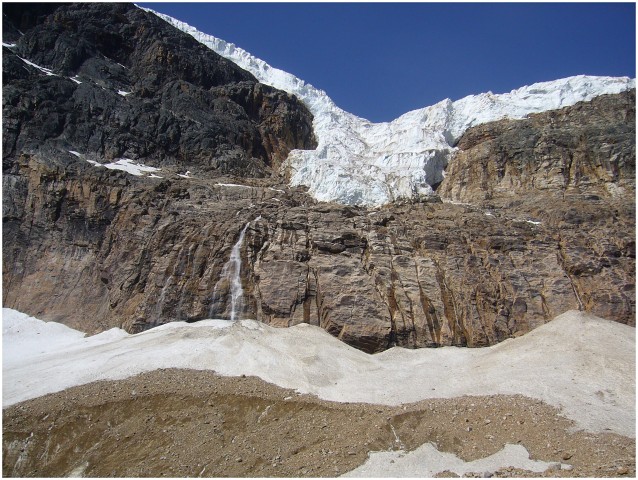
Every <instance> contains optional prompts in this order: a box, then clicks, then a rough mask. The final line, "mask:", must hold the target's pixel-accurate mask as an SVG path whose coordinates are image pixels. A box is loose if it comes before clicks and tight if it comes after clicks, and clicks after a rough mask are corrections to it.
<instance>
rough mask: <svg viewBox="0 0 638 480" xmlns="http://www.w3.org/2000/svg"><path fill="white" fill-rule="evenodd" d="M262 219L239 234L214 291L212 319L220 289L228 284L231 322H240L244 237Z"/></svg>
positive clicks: (242, 295)
mask: <svg viewBox="0 0 638 480" xmlns="http://www.w3.org/2000/svg"><path fill="white" fill-rule="evenodd" d="M260 219H261V215H260V216H258V217H257V218H255V219H254V220H253V221H252V222H248V223H247V224H246V225H245V226H244V228H243V229H242V231H241V233H240V234H239V238H238V239H237V242H236V243H235V245H233V248H232V250H231V251H230V258H229V259H228V261H227V262H226V263H225V264H224V268H223V269H222V274H221V278H220V279H219V281H218V282H217V283H216V284H215V288H214V289H213V304H212V305H211V315H210V316H211V317H212V310H213V308H214V306H215V305H216V304H217V302H218V301H219V299H220V294H219V288H220V286H221V285H223V284H228V290H229V292H228V293H230V320H231V321H235V320H239V315H240V313H241V310H242V307H243V297H244V289H243V288H242V285H241V247H242V245H243V243H244V236H245V235H246V230H248V227H249V226H250V224H251V223H253V222H256V221H257V220H260Z"/></svg>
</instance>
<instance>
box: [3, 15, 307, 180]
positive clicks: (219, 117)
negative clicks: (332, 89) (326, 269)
mask: <svg viewBox="0 0 638 480" xmlns="http://www.w3.org/2000/svg"><path fill="white" fill-rule="evenodd" d="M3 13H4V19H3V21H4V27H5V28H4V32H5V38H4V39H3V42H4V44H5V45H12V46H9V47H6V46H5V47H3V49H4V50H3V80H4V87H3V109H4V118H5V119H4V124H3V128H4V131H3V155H4V158H15V157H17V156H19V155H20V154H22V153H29V154H35V153H38V154H40V156H46V157H47V162H48V163H53V162H55V163H57V164H59V165H62V166H65V167H66V166H67V165H68V164H70V163H78V159H77V158H76V157H75V156H74V155H73V154H71V153H69V151H75V152H79V153H81V154H82V155H83V157H82V158H83V159H84V160H93V161H96V162H98V163H104V162H105V161H108V160H114V159H117V158H130V159H134V160H138V161H143V162H144V163H145V164H147V165H149V166H153V167H164V168H165V169H172V170H174V171H176V172H181V173H184V172H185V171H187V170H189V171H191V172H192V173H194V174H198V173H201V174H205V173H206V174H207V173H210V172H215V173H218V174H219V173H227V174H236V175H242V176H245V175H250V176H265V175H269V174H270V172H271V170H272V167H275V168H276V167H278V164H279V163H280V162H281V161H283V160H284V159H285V158H286V156H287V155H288V152H289V151H290V150H291V149H293V148H313V146H314V143H313V136H312V116H311V115H310V114H309V113H308V111H307V109H306V108H305V107H304V106H303V105H302V104H301V103H300V102H299V101H298V100H297V99H296V98H295V97H292V96H290V95H288V94H286V93H284V92H281V91H278V90H275V89H273V88H271V87H268V86H265V85H262V84H260V83H258V82H257V81H256V80H255V78H254V77H253V76H252V75H251V74H249V73H248V72H246V71H244V70H241V69H240V68H239V67H237V66H236V65H235V64H233V63H231V62H229V61H228V60H225V59H223V58H222V57H220V56H219V55H217V54H215V53H214V52H212V51H211V50H209V49H207V48H205V47H204V46H202V45H201V44H199V43H197V42H196V41H195V40H194V39H193V38H192V37H190V36H189V35H186V34H184V33H182V32H180V31H179V30H177V29H175V28H173V27H171V26H169V25H168V24H166V23H165V22H164V21H163V20H160V19H159V18H158V17H156V16H155V15H152V14H150V13H147V12H144V11H143V10H140V9H138V8H136V7H134V6H133V5H130V4H128V5H127V4H66V5H61V6H59V5H52V4H42V5H35V6H33V5H25V4H7V5H5V6H4V7H3ZM18 32H21V33H22V34H20V33H18Z"/></svg>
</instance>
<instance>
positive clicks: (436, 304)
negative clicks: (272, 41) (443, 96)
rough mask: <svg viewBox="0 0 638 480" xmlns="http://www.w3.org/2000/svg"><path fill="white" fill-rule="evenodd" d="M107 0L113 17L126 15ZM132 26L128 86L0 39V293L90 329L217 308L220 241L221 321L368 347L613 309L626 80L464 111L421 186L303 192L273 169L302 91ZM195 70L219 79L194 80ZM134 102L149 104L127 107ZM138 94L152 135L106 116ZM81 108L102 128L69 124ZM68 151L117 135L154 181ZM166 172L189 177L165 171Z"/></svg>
mask: <svg viewBox="0 0 638 480" xmlns="http://www.w3.org/2000/svg"><path fill="white" fill-rule="evenodd" d="M113 5H114V6H112V7H109V8H113V9H115V10H117V12H116V13H117V15H115V17H114V18H119V19H120V20H121V19H122V18H129V17H130V18H131V19H132V20H135V22H142V20H141V19H138V18H137V17H136V18H133V17H134V16H138V15H141V13H140V12H138V11H132V10H128V7H125V6H124V7H123V6H119V5H115V4H113ZM61 8H62V10H61V11H60V12H58V13H57V14H56V15H57V16H56V17H55V18H58V19H67V20H69V19H73V18H76V16H77V15H79V13H78V12H79V10H78V9H81V7H79V6H65V7H61ZM85 8H87V9H89V10H91V9H93V8H98V7H91V6H86V7H85ZM103 8H106V7H104V6H100V7H99V9H103ZM99 9H98V10H99ZM122 9H123V10H122ZM120 10H122V11H120ZM101 11H102V10H100V12H101ZM45 14H46V15H50V12H49V13H46V12H45V13H43V14H42V15H45ZM122 16H124V17H122ZM34 18H39V17H37V16H36V17H34ZM104 18H110V17H108V16H105V17H104ZM23 21H24V22H26V20H24V18H23ZM157 21H158V22H159V20H157ZM153 22H155V20H153ZM27 23H28V22H27ZM52 24H53V25H54V24H55V22H53V23H48V24H47V25H49V27H50V26H51V25H52ZM71 24H72V22H71V23H69V21H65V22H63V25H67V26H68V25H71ZM144 25H145V27H144V28H141V27H140V28H138V29H135V30H134V31H135V32H137V33H136V35H138V36H139V38H140V42H141V45H142V46H144V45H146V44H145V43H144V41H148V42H149V43H148V45H146V46H147V48H145V49H143V51H140V52H138V54H139V55H140V58H141V59H142V60H141V61H143V59H144V58H146V56H148V55H152V56H153V58H156V57H157V58H161V59H163V60H162V62H163V63H162V65H164V64H165V65H167V66H166V68H165V70H162V72H159V73H158V75H160V73H161V75H160V76H159V77H157V82H155V81H151V80H149V78H146V77H142V76H140V77H139V82H138V83H136V85H138V86H139V89H138V90H137V92H138V94H139V96H138V100H135V97H134V96H126V97H122V96H121V95H118V94H117V93H113V95H111V94H110V93H100V92H103V89H102V88H101V87H100V88H97V87H96V92H93V93H91V91H90V89H89V85H88V82H87V85H85V86H84V87H82V88H83V89H86V91H85V90H82V91H80V92H79V93H78V90H77V89H76V87H74V85H75V84H74V83H73V82H71V81H69V80H68V79H62V78H60V79H58V80H56V79H55V78H49V77H46V76H42V75H36V74H35V73H33V72H32V73H33V74H32V75H31V74H29V75H26V76H25V75H23V72H22V70H20V68H22V66H21V65H19V67H20V68H18V67H17V66H16V65H18V64H16V63H15V62H14V60H15V58H14V57H11V56H10V55H9V54H7V55H5V56H3V60H4V61H5V72H4V73H5V77H6V80H7V81H6V82H5V85H4V87H3V88H4V99H5V106H4V108H5V115H4V118H3V121H4V122H5V124H4V135H3V141H4V142H5V146H6V148H5V149H4V155H5V156H4V158H3V198H4V202H3V294H4V297H3V298H4V306H5V307H11V308H15V309H18V310H21V311H23V312H26V313H29V314H33V315H36V316H38V317H39V318H42V319H49V320H56V321H60V322H63V323H66V324H68V325H70V326H72V327H74V328H79V329H81V330H84V331H87V332H91V333H95V332H99V331H103V330H106V329H108V328H111V327H114V326H121V327H123V328H126V329H127V330H129V331H131V332H137V331H141V330H144V329H147V328H150V327H152V326H155V325H157V324H159V323H165V322H169V321H179V320H186V321H196V320H200V319H204V318H208V317H210V316H215V317H220V318H230V316H231V315H230V309H231V304H232V302H231V296H232V295H231V288H230V285H231V282H230V279H226V278H222V277H223V275H222V272H223V271H224V265H225V264H226V262H227V261H228V260H229V258H230V255H231V251H232V250H233V247H234V246H236V245H238V248H239V253H240V258H241V268H240V269H239V278H240V282H241V286H242V290H243V297H242V301H241V302H236V305H237V307H236V308H237V309H239V310H240V311H239V312H237V313H238V314H239V315H240V317H241V318H256V319H258V320H261V321H263V322H265V323H269V324H271V325H276V326H282V327H285V326H289V325H294V324H297V323H300V322H307V323H311V324H313V325H319V326H321V327H322V328H324V329H326V330H327V331H329V332H330V333H331V334H333V335H335V336H337V337H338V338H340V339H342V340H343V341H345V342H347V343H349V344H350V345H353V346H355V347H357V348H360V349H362V350H365V351H368V352H378V351H381V350H384V349H386V348H388V347H391V346H393V345H400V346H405V347H427V346H439V345H464V346H485V345H491V344H494V343H497V342H500V341H502V340H504V339H506V338H509V337H511V336H517V335H521V334H524V333H526V332H528V331H530V330H531V329H533V328H535V327H536V326H539V325H541V324H543V323H545V322H547V321H549V320H551V319H552V318H553V317H555V316H556V315H558V314H560V313H563V312H564V311H565V310H568V309H578V308H580V309H584V310H588V311H592V312H593V313H595V314H596V315H599V316H602V317H605V318H608V319H611V320H616V321H619V322H622V323H627V324H630V325H635V92H633V91H632V92H628V93H625V94H620V95H613V96H603V97H599V98H597V99H595V100H594V101H592V102H589V103H581V104H578V105H575V106H573V107H569V108H566V109H563V110H560V111H555V112H546V113H544V114H539V115H534V116H531V117H530V118H529V119H526V120H521V121H500V122H495V123H492V124H486V125H482V126H479V127H476V128H474V129H471V130H469V131H468V132H466V134H465V135H464V136H463V137H462V138H461V140H460V142H459V144H458V147H459V150H458V152H457V154H456V156H455V157H454V158H453V159H452V160H451V161H450V163H449V165H448V168H447V172H446V178H445V180H444V181H443V183H442V184H441V185H440V187H439V189H438V192H437V193H438V194H439V196H437V197H432V198H431V199H430V200H429V201H427V202H424V203H401V204H393V205H387V206H385V207H382V208H379V209H365V208H356V207H346V206H342V205H335V204H323V203H322V204H320V203H317V202H315V201H314V200H312V199H311V198H309V197H308V196H307V195H306V194H305V193H304V192H303V190H302V189H291V188H289V187H287V186H285V185H282V184H281V180H280V179H279V178H278V177H276V176H275V175H274V174H273V167H274V168H275V169H276V167H277V165H278V164H279V162H281V160H282V159H283V158H285V156H286V155H287V153H288V151H289V150H290V149H292V148H311V147H312V145H313V143H312V142H313V140H312V132H311V131H310V130H309V127H308V126H309V125H311V117H310V116H309V113H307V111H306V110H305V108H303V106H302V105H300V104H299V103H298V102H297V101H296V100H295V99H293V98H292V97H290V96H288V95H287V94H284V93H282V92H278V91H276V90H274V89H270V88H268V87H264V86H263V85H259V84H257V83H256V82H254V80H251V79H250V78H248V77H247V78H244V77H243V75H248V74H245V72H244V73H241V71H240V72H237V71H236V70H235V67H228V66H227V65H226V66H224V65H225V64H223V62H221V61H220V60H219V59H217V58H213V57H211V58H208V57H206V58H205V59H203V60H202V59H192V61H191V63H192V65H193V68H191V70H189V72H190V73H189V74H188V75H190V76H189V77H188V78H187V79H185V78H172V77H171V76H170V75H169V74H170V72H174V74H175V75H177V73H175V72H177V71H182V70H180V69H179V68H177V67H175V68H174V69H173V67H172V66H171V65H177V64H178V65H183V62H184V61H185V60H183V59H180V55H181V53H180V52H182V51H183V49H181V47H180V48H178V49H177V50H175V51H172V50H170V49H169V50H167V48H168V47H167V46H166V45H156V44H155V43H153V42H150V40H149V39H150V38H151V37H150V36H149V35H150V33H149V32H153V31H155V30H157V29H160V30H161V24H159V23H158V24H155V23H153V24H151V25H149V24H144ZM21 26H22V28H25V29H26V28H27V27H28V24H27V25H26V27H25V25H23V24H21ZM30 28H31V27H30ZM33 28H34V27H33ZM122 28H123V29H124V30H123V31H128V30H127V28H129V27H126V28H125V27H122ZM162 28H163V27H162ZM4 31H5V32H11V30H10V29H5V30H4ZM25 33H26V32H25ZM173 34H174V32H173V33H170V35H173ZM166 35H169V33H166ZM43 38H44V37H43ZM142 40H143V41H142ZM23 42H26V40H23ZM180 42H184V43H183V45H182V43H180ZM189 42H190V40H187V39H179V41H178V42H177V43H176V44H177V45H178V46H180V45H182V46H183V47H184V49H185V48H186V47H188V48H191V44H190V43H189ZM62 44H64V43H63V42H62V43H61V45H62ZM28 45H31V44H29V43H25V45H23V46H21V47H20V48H25V49H26V48H27V46H28ZM160 46H161V48H160ZM29 48H31V47H29ZM33 48H35V47H33ZM193 48H195V47H193ZM198 48H199V47H197V48H196V50H197V49H198ZM187 50H188V49H187ZM188 51H189V52H191V51H190V50H188ZM207 52H208V51H207ZM191 54H193V55H194V53H192V52H191ZM43 55H44V54H43ZM145 55H146V56H145ZM202 55H209V53H202ZM47 58H49V57H46V58H44V57H43V58H42V59H41V61H43V62H44V61H45V60H47ZM56 58H57V57H55V56H54V57H52V59H53V60H51V61H55V59H56ZM59 58H61V59H65V58H67V59H68V58H70V57H68V56H67V57H65V56H64V55H61V56H59ZM100 58H101V57H100ZM176 62H177V63H176ZM201 62H203V64H205V65H209V64H210V65H213V64H216V62H217V63H219V64H220V65H222V64H223V65H222V66H223V69H224V70H223V72H225V73H223V74H222V73H220V74H219V75H217V74H214V72H208V71H206V72H204V70H202V69H201V68H199V67H197V65H200V66H201V65H202V63H201ZM150 63H153V62H150V60H149V64H150ZM47 65H49V64H47ZM73 65H75V64H73ZM81 65H83V66H82V67H78V68H80V71H84V72H85V74H86V75H89V73H90V72H92V71H93V70H92V68H93V67H91V62H89V63H86V62H84V63H81ZM89 67H90V68H89ZM111 67H113V68H116V67H115V66H113V65H111ZM65 68H66V67H65ZM68 68H71V66H68ZM82 68H84V69H85V70H82ZM149 68H151V67H150V66H149ZM220 68H221V67H220ZM227 68H228V70H227ZM98 70H99V69H98ZM114 71H115V70H114ZM72 73H73V72H69V73H68V75H71V74H72ZM113 75H115V73H113ZM118 75H119V74H118ZM122 75H133V73H130V72H128V73H127V72H124V73H122ZM235 76H237V77H238V78H236V79H235ZM116 77H117V75H116ZM200 77H201V78H200ZM227 77H228V78H227ZM117 78H119V77H117ZM122 78H124V77H122ZM126 78H128V77H126ZM229 78H230V80H228V79H229ZM197 79H199V80H197ZM207 79H208V80H207ZM211 79H222V80H223V82H227V81H228V82H227V83H223V82H222V83H223V84H222V85H217V84H215V85H208V86H206V88H204V87H203V86H202V85H203V83H202V82H204V83H205V82H207V81H209V80H210V81H213V80H211ZM195 80H197V81H195ZM105 81H106V80H105ZM215 81H217V80H215ZM56 85H57V87H56V88H57V90H56V88H53V89H51V88H49V87H52V86H56ZM45 87H46V88H45ZM58 87H59V88H58ZM73 89H76V90H73ZM67 90H68V91H67ZM98 90H99V92H98ZM38 92H40V93H38ZM43 92H46V95H53V93H55V95H58V94H59V95H58V96H60V98H62V97H64V98H66V99H67V100H66V101H65V102H61V103H60V102H57V103H56V98H57V97H52V98H48V97H47V98H46V99H43V98H40V96H39V95H40V94H43V95H44V93H43ZM51 92H53V93H51ZM56 92H57V93H56ZM111 93H112V92H111ZM67 94H68V95H67ZM29 98H32V99H35V100H34V101H36V100H37V102H36V103H33V104H29V105H30V106H29V105H27V104H26V103H24V102H27V100H28V99H29ZM69 99H71V100H73V101H77V102H80V103H81V104H82V105H85V104H86V105H89V106H92V107H91V108H94V110H93V111H94V112H97V110H95V108H97V107H100V108H103V107H104V106H105V105H106V106H108V108H106V109H105V110H104V109H103V110H100V111H101V112H102V113H101V114H102V115H103V117H100V118H102V121H101V123H100V122H97V123H96V122H93V120H91V118H93V117H91V116H90V115H88V114H86V115H88V116H85V117H82V115H83V114H80V113H78V114H77V115H79V116H77V115H76V116H73V115H72V116H70V117H68V119H70V120H68V121H67V120H64V121H62V120H60V122H58V123H59V125H58V124H56V125H58V127H60V128H58V127H56V128H53V127H51V125H49V126H48V127H51V128H48V127H47V128H48V129H44V128H41V127H42V125H43V124H42V122H41V120H42V118H44V116H43V115H44V114H45V113H46V115H49V114H51V113H56V115H57V117H51V116H50V115H49V116H48V117H47V118H58V119H64V118H67V116H68V115H70V112H75V111H76V110H77V109H75V108H74V107H72V105H71V104H69V103H68V101H71V100H69ZM124 101H126V102H129V103H122V102H124ZM209 101H210V102H209ZM82 102H84V103H82ZM86 102H88V103H86ZM136 102H138V103H136ZM166 102H168V103H166ZM180 102H181V103H180ZM207 102H208V103H207ZM27 103H28V102H27ZM35 105H38V107H37V108H36V109H35V110H32V108H33V107H34V106H35ZM169 106H172V107H171V108H168V107H169ZM142 107H144V108H147V109H149V112H150V113H149V115H150V116H151V117H148V116H145V115H141V116H140V117H139V118H138V117H135V115H134V113H135V112H136V111H137V110H136V109H137V108H142ZM180 108H181V110H180ZM38 109H40V110H38ZM67 109H68V110H67ZM175 109H177V110H175ZM84 111H85V110H83V109H80V110H79V112H84ZM87 111H90V109H89V110H87ZM30 112H31V113H30ZM33 112H35V113H33ZM109 112H110V113H109ZM154 112H155V113H157V115H159V117H157V118H160V117H161V118H164V117H162V116H166V122H168V123H166V125H165V126H166V129H165V130H162V132H160V133H161V135H163V136H161V135H160V136H159V137H157V138H158V140H157V142H155V143H154V141H153V142H151V141H150V140H151V139H152V138H155V137H154V136H153V135H154V133H153V132H155V130H153V128H155V127H153V128H150V127H149V129H148V130H147V129H146V127H144V128H142V127H141V126H140V127H139V128H140V129H141V130H139V131H138V130H136V132H137V133H139V135H138V134H137V133H136V135H131V134H130V132H129V130H130V129H129V130H127V129H126V128H124V127H122V125H121V124H119V123H117V122H115V120H113V119H120V120H121V119H127V118H128V119H131V118H138V119H141V118H155V117H153V115H154V114H155V113H154ZM176 112H177V113H179V112H182V113H183V115H182V114H177V113H176ZM211 112H212V113H211ZM67 114H68V115H67ZM96 114H97V113H96ZM212 114H214V115H216V117H215V118H224V119H225V120H224V122H226V123H223V122H222V123H221V124H219V125H221V126H220V127H219V128H221V130H219V131H217V130H216V132H217V133H219V135H212V136H209V135H208V133H206V132H208V130H206V129H204V130H199V129H198V128H199V127H196V126H195V127H193V129H192V130H191V129H190V127H189V128H186V126H188V125H191V123H192V124H193V125H196V124H197V122H194V123H193V122H191V123H189V122H190V120H193V119H198V118H200V117H199V116H200V115H203V116H206V115H212ZM222 114H223V115H222ZM109 119H110V120H109ZM188 119H190V120H188ZM238 119H239V120H241V121H239V120H238ZM71 120H72V121H73V122H76V123H72V125H78V126H77V128H76V127H74V128H75V129H73V128H70V127H69V125H71V124H70V123H68V122H69V121H71ZM111 120H113V122H111ZM118 121H119V120H118ZM39 122H40V123H39ZM91 122H93V123H95V125H93V123H91ZM183 122H187V123H183ZM237 122H239V123H237ZM54 123H55V122H54ZM160 123H162V122H160ZM162 124H163V123H162ZM187 124H188V125H187ZM92 125H93V127H95V128H94V130H95V131H96V132H98V133H99V134H98V133H96V135H97V137H99V138H101V139H102V140H100V141H97V140H96V139H97V137H96V136H93V137H92V136H88V137H86V135H84V134H83V133H82V132H84V131H85V130H86V129H90V128H93V127H92ZM135 125H138V126H139V125H141V124H139V123H135ZM123 128H124V129H123ZM127 128H128V127H127ZM82 129H85V130H82ZM222 130H223V131H222ZM87 131H88V130H87ZM92 131H93V130H92ZM100 132H101V133H100ZM105 139H112V140H113V141H108V142H106V141H104V140H105ZM159 139H162V140H161V142H160V140H159ZM80 140H81V141H82V142H85V143H82V144H81V145H80V144H78V145H79V146H78V145H76V143H75V142H80ZM85 140H86V141H85ZM147 140H148V141H147ZM162 142H164V143H165V144H166V147H163V146H162V145H164V143H162ZM215 142H218V143H215ZM80 147H82V148H84V149H85V150H81V148H80ZM111 149H116V150H117V152H115V150H113V152H111ZM122 149H123V150H122ZM68 150H78V151H82V152H83V153H87V152H92V153H93V154H94V155H106V153H108V152H111V153H112V155H111V153H109V154H108V155H111V156H114V155H116V154H117V155H123V154H124V153H126V152H127V151H129V152H137V153H138V154H140V156H139V157H136V158H140V159H141V160H143V161H144V163H148V164H152V165H154V166H157V167H160V168H162V173H160V175H161V176H163V177H164V178H161V179H158V178H149V177H135V176H132V175H130V174H127V173H124V172H121V171H116V170H106V169H104V168H96V167H94V166H92V165H91V164H90V163H89V162H87V161H85V160H84V159H77V158H76V157H75V156H74V155H72V154H70V153H68ZM105 152H106V153H105ZM142 152H146V154H145V155H146V156H145V155H141V153H142ZM149 152H150V153H149ZM153 152H155V153H157V155H158V156H157V157H153V158H151V157H149V156H148V155H150V154H151V153H153ZM180 152H181V153H180ZM96 158H97V157H96ZM147 158H148V160H146V159H147ZM185 170H190V171H191V172H192V174H191V175H190V176H189V177H190V178H184V177H179V176H178V175H177V173H183V172H184V171H185ZM233 184H242V185H243V186H234V185H233ZM441 199H442V200H443V201H441ZM451 202H457V203H451ZM459 202H463V203H462V204H461V203H459ZM246 225H248V226H247V227H246ZM244 228H245V235H244V237H243V241H242V242H238V240H239V238H240V232H241V231H242V230H244Z"/></svg>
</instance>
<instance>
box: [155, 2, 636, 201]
mask: <svg viewBox="0 0 638 480" xmlns="http://www.w3.org/2000/svg"><path fill="white" fill-rule="evenodd" d="M148 11H149V12H152V13H154V14H155V15H157V16H159V17H160V18H162V19H164V20H165V21H167V22H168V23H170V24H171V25H173V26H175V27H177V28H178V29H180V30H182V31H184V32H186V33H188V34H190V35H191V36H193V37H194V38H195V39H196V40H197V41H199V42H200V43H202V44H204V45H206V46H207V47H209V48H210V49H212V50H213V51H215V52H216V53H218V54H219V55H221V56H222V57H225V58H227V59H229V60H231V61H232V62H234V63H235V64H237V65H238V66H240V67H241V68H243V69H245V70H247V71H249V72H250V73H252V74H253V75H254V76H255V77H256V78H257V79H258V80H259V81H260V82H261V83H264V84H266V85H270V86H272V87H275V88H278V89H280V90H284V91H286V92H288V93H290V94H292V95H296V96H297V97H298V98H299V99H300V100H301V101H302V102H304V104H305V105H306V106H307V107H308V109H309V110H310V111H311V112H312V114H313V115H314V123H313V127H314V132H315V136H316V137H317V140H318V147H317V149H316V150H293V151H292V152H291V153H290V155H289V156H288V159H287V161H286V162H285V163H284V164H283V166H282V168H283V169H284V170H287V171H288V172H289V174H290V183H291V185H293V186H294V185H306V186H308V187H309V193H310V194H311V195H313V196H314V197H315V198H316V199H317V200H320V201H336V202H339V203H344V204H351V205H365V206H378V205H382V204H385V203H389V202H392V201H394V200H398V199H401V198H415V197H420V196H427V195H431V194H432V193H433V190H432V186H433V185H436V184H437V183H440V182H441V181H442V180H443V175H444V168H445V166H446V165H447V162H448V160H449V158H450V156H451V154H452V153H453V152H454V150H455V149H454V145H455V143H456V142H457V140H458V139H459V138H460V137H461V135H462V134H463V133H464V132H465V131H466V130H467V129H468V128H470V127H473V126H476V125H480V124H482V123H486V122H491V121H495V120H500V119H503V118H510V119H521V118H525V117H526V116H528V115H529V114H531V113H539V112H544V111H548V110H555V109H559V108H563V107H567V106H570V105H574V104H575V103H577V102H580V101H585V100H591V99H592V98H594V97H596V96H598V95H603V94H612V93H620V92H623V91H625V90H628V89H631V88H635V86H636V81H635V79H630V78H627V77H620V78H614V77H594V76H585V75H580V76H575V77H569V78H564V79H561V80H555V81H549V82H542V83H536V84H534V85H530V86H525V87H522V88H519V89H517V90H512V91H511V92H509V93H503V94H493V93H492V92H488V93H481V94H479V95H470V96H468V97H465V98H462V99H460V100H457V101H452V100H450V99H445V100H442V101H441V102H439V103H437V104H435V105H432V106H429V107H426V108H422V109H418V110H414V111H411V112H408V113H406V114H404V115H402V116H400V117H399V118H397V119H395V120H393V121H391V122H384V123H373V122H370V121H368V120H365V119H363V118H359V117H357V116H355V115H353V114H351V113H348V112H346V111H344V110H342V109H341V108H339V107H338V106H337V105H335V103H334V102H333V101H332V100H331V99H330V97H328V95H327V94H326V92H324V91H322V90H319V89H316V88H315V87H313V86H312V85H310V84H308V83H306V82H304V81H303V80H301V79H299V78H297V77H295V76H294V75H292V74H290V73H287V72H284V71H282V70H279V69H277V68H274V67H271V66H270V65H268V64H267V63H266V62H264V61H263V60H260V59H258V58H255V57H253V56H252V55H251V54H250V53H248V52H246V51H245V50H243V49H241V48H239V47H237V46H235V45H234V44H232V43H228V42H225V41H224V40H221V39H219V38H216V37H214V36H212V35H207V34H205V33H202V32H200V31H198V30H197V29H195V28H194V27H191V26H190V25H187V24H186V23H184V22H181V21H179V20H177V19H174V18H172V17H169V16H167V15H164V14H161V13H158V12H154V11H152V10H148ZM424 88H427V85H424Z"/></svg>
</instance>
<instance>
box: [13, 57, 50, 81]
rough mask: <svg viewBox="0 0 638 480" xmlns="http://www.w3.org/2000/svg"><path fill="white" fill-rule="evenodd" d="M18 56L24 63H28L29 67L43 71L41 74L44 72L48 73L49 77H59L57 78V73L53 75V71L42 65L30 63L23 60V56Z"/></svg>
mask: <svg viewBox="0 0 638 480" xmlns="http://www.w3.org/2000/svg"><path fill="white" fill-rule="evenodd" d="M16 56H17V57H18V58H19V59H20V60H22V61H23V62H24V63H26V64H27V65H29V66H31V67H34V68H37V69H38V70H40V71H41V72H43V73H46V74H47V75H49V76H54V77H57V76H58V75H56V74H55V73H53V71H52V70H51V69H49V68H45V67H41V66H40V65H36V64H35V63H33V62H30V61H29V60H27V59H26V58H22V57H21V56H19V55H16Z"/></svg>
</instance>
